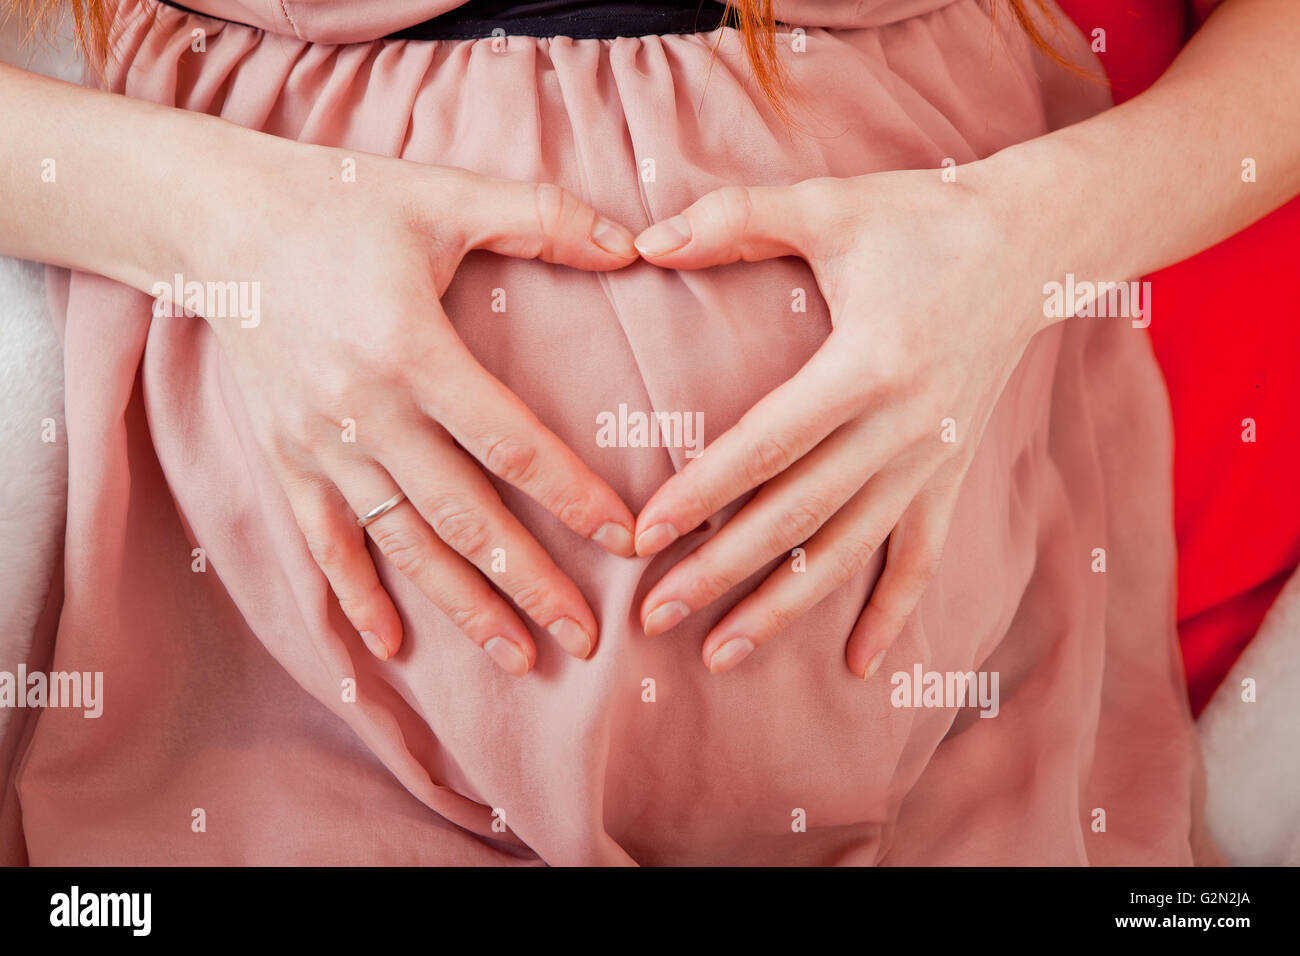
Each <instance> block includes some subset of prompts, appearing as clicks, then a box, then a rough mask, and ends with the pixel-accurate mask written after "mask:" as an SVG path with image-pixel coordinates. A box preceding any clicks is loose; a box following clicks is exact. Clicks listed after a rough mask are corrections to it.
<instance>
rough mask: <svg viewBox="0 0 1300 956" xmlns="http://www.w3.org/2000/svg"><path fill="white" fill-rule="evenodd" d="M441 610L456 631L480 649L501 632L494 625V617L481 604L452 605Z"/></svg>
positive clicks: (500, 629) (499, 628)
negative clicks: (454, 626)
mask: <svg viewBox="0 0 1300 956" xmlns="http://www.w3.org/2000/svg"><path fill="white" fill-rule="evenodd" d="M441 610H442V613H443V614H446V615H447V618H448V620H450V621H451V623H452V624H454V625H456V629H457V630H459V631H460V632H461V633H462V634H464V635H465V636H466V637H468V638H469V639H470V640H472V641H473V642H474V643H475V644H478V645H479V646H480V647H481V646H482V645H483V643H484V642H485V641H487V640H488V638H490V637H492V636H493V635H495V634H499V633H501V631H502V628H501V627H499V626H497V624H496V615H495V614H493V613H492V611H491V610H489V609H488V608H486V607H484V606H483V605H481V604H452V605H449V606H445V607H443V608H441Z"/></svg>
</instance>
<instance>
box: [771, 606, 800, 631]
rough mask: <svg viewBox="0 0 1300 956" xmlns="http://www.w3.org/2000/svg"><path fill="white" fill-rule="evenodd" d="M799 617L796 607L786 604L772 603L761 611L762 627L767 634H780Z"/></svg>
mask: <svg viewBox="0 0 1300 956" xmlns="http://www.w3.org/2000/svg"><path fill="white" fill-rule="evenodd" d="M798 617H799V610H798V608H794V607H791V606H789V605H788V604H774V605H772V606H770V607H768V608H767V609H765V610H764V611H763V624H764V629H765V631H766V632H767V633H768V634H772V635H775V634H780V633H781V632H782V631H784V630H786V629H787V628H788V627H789V626H790V625H791V624H793V623H794V622H795V620H796V619H797V618H798Z"/></svg>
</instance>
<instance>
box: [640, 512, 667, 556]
mask: <svg viewBox="0 0 1300 956" xmlns="http://www.w3.org/2000/svg"><path fill="white" fill-rule="evenodd" d="M676 540H677V529H676V528H674V527H673V526H672V525H670V524H669V523H668V522H666V521H664V522H661V523H659V524H657V525H655V526H654V527H653V528H646V529H645V530H644V531H642V532H641V533H640V534H639V535H637V536H636V553H637V554H639V555H641V556H642V557H644V556H645V555H647V554H657V553H658V552H660V551H662V550H663V549H664V548H666V547H668V546H669V545H670V544H672V543H673V542H674V541H676Z"/></svg>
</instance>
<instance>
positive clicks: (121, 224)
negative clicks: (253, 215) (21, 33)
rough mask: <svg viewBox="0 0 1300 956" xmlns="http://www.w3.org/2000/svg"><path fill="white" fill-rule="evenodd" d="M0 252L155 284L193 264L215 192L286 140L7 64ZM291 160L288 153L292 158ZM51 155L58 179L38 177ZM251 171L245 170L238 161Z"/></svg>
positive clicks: (2, 90) (139, 285)
mask: <svg viewBox="0 0 1300 956" xmlns="http://www.w3.org/2000/svg"><path fill="white" fill-rule="evenodd" d="M0 102H3V103H4V110H3V112H2V113H0V254H3V255H7V256H15V257H18V258H22V259H32V260H35V261H37V262H47V263H50V264H51V265H59V266H66V267H68V268H71V269H77V270H80V271H83V272H92V273H97V274H99V275H104V276H108V277H109V278H111V279H116V280H117V281H119V282H122V283H124V284H126V285H129V286H131V287H132V288H135V289H139V290H141V291H148V290H149V289H150V287H151V286H152V283H153V281H154V280H155V279H157V278H158V277H160V276H166V275H168V274H169V271H175V268H176V267H177V266H183V265H184V263H185V262H186V256H185V247H186V245H187V243H186V242H185V238H186V236H187V235H189V236H191V237H192V236H193V233H194V227H195V224H197V223H207V222H210V221H211V218H212V209H211V208H210V207H209V206H208V205H207V201H206V198H205V196H204V195H203V191H201V190H198V189H196V188H195V184H196V183H204V184H210V185H211V186H212V187H213V188H215V189H216V190H217V191H218V192H224V190H225V187H228V186H233V185H234V183H233V182H232V180H233V179H235V178H238V177H239V176H241V175H246V174H247V173H248V172H249V171H251V169H252V168H253V167H254V166H255V164H257V163H259V162H262V161H263V160H262V159H261V158H262V157H270V156H272V155H277V154H278V155H279V156H283V154H284V153H285V152H286V150H285V148H284V145H283V142H284V141H281V140H278V139H276V138H275V137H272V136H267V135H264V134H261V133H255V132H252V131H250V130H247V129H244V128H242V127H240V126H236V125H234V124H233V123H228V122H225V121H224V120H220V119H216V118H214V117H211V116H206V115H203V114H200V113H191V112H188V111H185V110H179V109H172V108H169V107H163V106H158V105H157V104H154V103H147V102H143V101H140V100H133V99H130V98H128V97H125V96H116V95H113V94H111V93H102V92H99V91H96V90H90V89H86V88H84V87H80V86H76V85H73V84H70V83H64V82H62V81H59V80H53V79H49V78H46V77H43V76H38V75H37V74H34V73H29V72H27V71H25V70H20V69H17V68H15V67H12V66H8V65H6V64H0ZM285 158H287V157H285ZM47 160H52V161H53V162H54V182H46V181H44V180H43V179H42V173H43V172H44V170H45V168H46V167H45V165H44V164H45V163H46V161H47ZM237 167H243V168H237Z"/></svg>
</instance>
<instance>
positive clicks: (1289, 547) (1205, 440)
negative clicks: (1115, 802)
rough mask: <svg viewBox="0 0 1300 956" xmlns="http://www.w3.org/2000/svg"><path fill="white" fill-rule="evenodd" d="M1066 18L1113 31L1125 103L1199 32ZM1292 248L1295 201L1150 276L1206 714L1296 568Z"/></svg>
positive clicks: (1146, 4) (1093, 1) (1128, 10)
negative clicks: (1248, 432) (1251, 432)
mask: <svg viewBox="0 0 1300 956" xmlns="http://www.w3.org/2000/svg"><path fill="white" fill-rule="evenodd" d="M1060 5H1061V7H1062V9H1064V10H1065V12H1066V13H1067V14H1068V15H1069V16H1070V17H1071V19H1073V20H1074V22H1075V23H1076V24H1077V25H1078V27H1079V28H1080V29H1081V30H1082V31H1083V33H1084V34H1085V35H1087V36H1092V35H1093V31H1094V30H1095V29H1098V28H1101V29H1104V30H1105V31H1106V37H1105V39H1106V50H1105V52H1099V53H1098V56H1099V57H1100V59H1101V61H1102V65H1103V66H1104V67H1105V69H1106V73H1107V75H1108V77H1109V78H1110V80H1111V86H1112V90H1113V92H1114V96H1115V101H1116V102H1117V103H1119V102H1123V101H1124V100H1126V99H1128V98H1130V97H1132V96H1134V95H1136V94H1137V93H1140V92H1141V91H1142V90H1143V89H1145V88H1146V87H1148V86H1150V85H1151V83H1153V82H1155V80H1156V79H1157V78H1158V77H1159V76H1160V74H1161V73H1162V72H1164V70H1165V68H1166V67H1167V66H1168V65H1169V63H1170V62H1171V61H1172V60H1173V58H1174V56H1175V55H1176V54H1177V52H1178V49H1179V48H1180V47H1181V46H1182V44H1183V43H1184V42H1185V40H1186V38H1187V36H1188V35H1189V34H1190V31H1191V30H1192V29H1194V28H1195V26H1196V17H1195V16H1194V14H1193V13H1192V12H1191V10H1190V9H1189V8H1188V7H1185V6H1184V3H1183V2H1182V0H1060ZM1244 155H1248V153H1246V151H1245V150H1243V157H1244ZM1261 175H1267V171H1266V170H1265V171H1261ZM1297 237H1300V200H1296V201H1293V202H1291V203H1289V204H1288V205H1286V206H1284V207H1282V208H1281V209H1279V210H1278V211H1276V212H1275V213H1273V214H1272V215H1270V216H1268V217H1266V218H1265V219H1263V220H1261V221H1260V222H1258V223H1256V224H1255V225H1254V226H1252V227H1251V228H1249V229H1247V230H1245V231H1244V232H1241V233H1238V234H1237V235H1236V236H1234V237H1232V238H1231V239H1229V240H1227V241H1226V242H1222V243H1220V244H1219V245H1217V246H1215V247H1214V248H1212V249H1208V250H1206V251H1205V252H1203V253H1201V254H1200V255H1198V256H1194V257H1193V258H1191V259H1188V260H1186V261H1184V262H1180V263H1178V264H1177V265H1175V266H1172V267H1170V268H1168V269H1165V270H1163V271H1161V272H1158V273H1156V274H1155V275H1153V276H1151V277H1150V279H1151V282H1152V289H1151V299H1152V303H1153V316H1154V317H1153V320H1152V323H1151V328H1150V333H1151V338H1152V341H1153V343H1154V345H1155V350H1156V357H1157V358H1158V360H1159V362H1160V366H1161V368H1162V369H1163V371H1164V375H1165V381H1166V383H1167V384H1168V386H1169V394H1170V399H1171V401H1172V404H1173V414H1174V443H1175V445H1174V447H1175V450H1174V512H1175V523H1176V526H1177V531H1178V631H1179V637H1180V640H1181V643H1182V648H1183V659H1184V663H1185V665H1186V668H1187V683H1188V692H1189V695H1190V697H1191V702H1192V709H1193V711H1194V712H1195V713H1198V714H1199V713H1200V711H1201V709H1202V708H1203V707H1204V706H1205V704H1206V703H1207V702H1208V701H1209V699H1210V696H1211V695H1212V694H1213V693H1214V690H1215V688H1216V687H1217V686H1218V685H1219V683H1220V682H1221V681H1222V680H1223V677H1224V675H1226V674H1227V672H1228V669H1229V668H1230V667H1231V666H1232V664H1233V662H1234V661H1235V660H1236V659H1237V656H1238V655H1239V654H1240V653H1241V651H1242V649H1243V648H1245V646H1246V645H1247V644H1248V643H1249V642H1250V639H1251V638H1252V637H1254V635H1255V632H1256V630H1258V628H1259V623H1260V621H1261V620H1262V619H1263V617H1264V614H1265V613H1266V612H1267V611H1268V609H1269V606H1270V605H1271V604H1272V603H1273V600H1274V598H1276V597H1277V593H1278V591H1280V590H1281V588H1282V585H1283V584H1284V583H1285V582H1286V580H1287V578H1288V577H1289V576H1290V574H1291V572H1292V571H1293V570H1294V569H1295V567H1296V565H1297V563H1300V495H1297V494H1296V484H1297V478H1296V476H1297V474H1300V451H1298V450H1297V445H1298V443H1300V426H1298V425H1297V416H1300V374H1298V373H1297V369H1296V364H1297V358H1298V357H1300V304H1298V301H1297V298H1296V296H1295V293H1294V290H1293V289H1292V288H1291V284H1292V276H1293V275H1294V273H1295V258H1296V255H1297V253H1298V252H1300V240H1298V238H1297ZM1247 418H1250V419H1253V420H1254V421H1255V423H1256V441H1255V442H1254V443H1248V442H1245V441H1243V440H1242V433H1243V419H1247Z"/></svg>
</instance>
